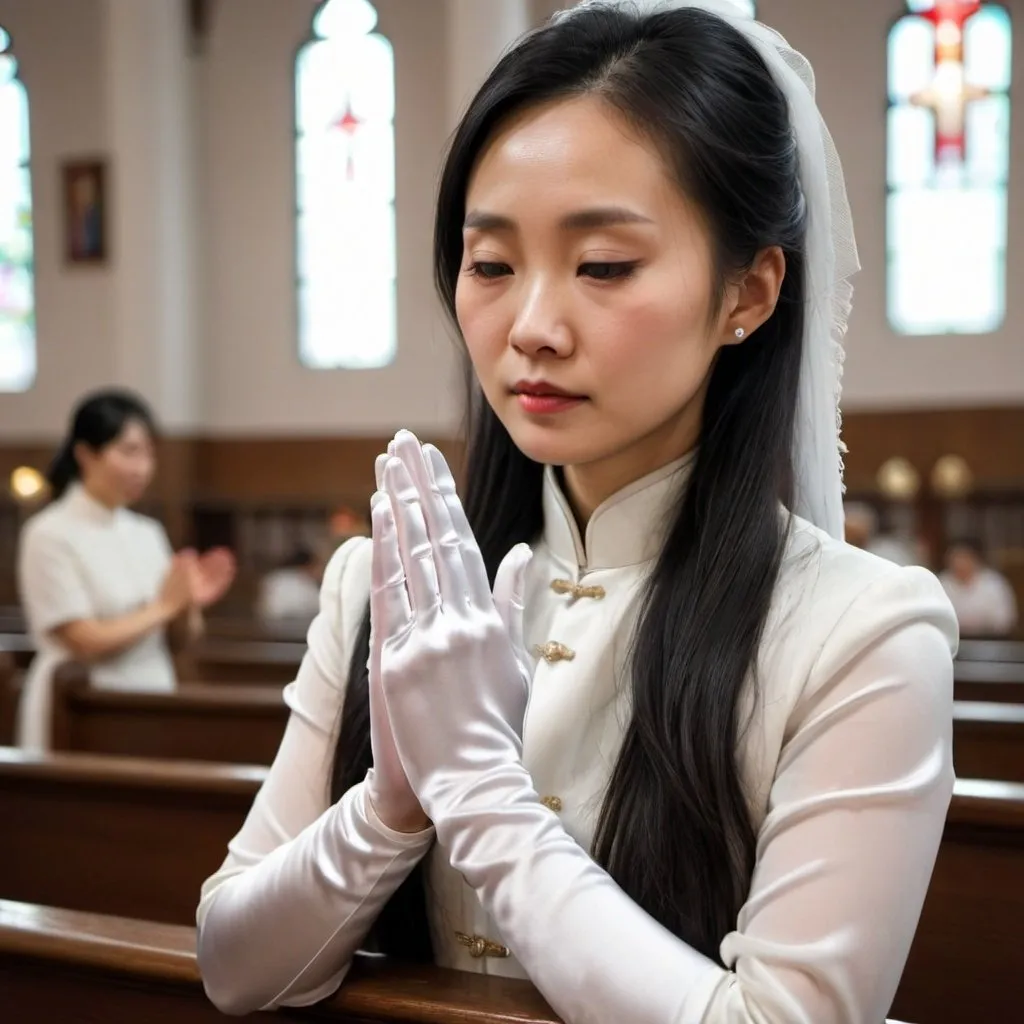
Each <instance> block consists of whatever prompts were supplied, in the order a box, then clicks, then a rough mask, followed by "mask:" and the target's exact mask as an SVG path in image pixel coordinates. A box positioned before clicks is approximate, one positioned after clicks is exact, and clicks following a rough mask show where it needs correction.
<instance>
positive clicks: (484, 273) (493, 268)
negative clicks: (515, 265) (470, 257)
mask: <svg viewBox="0 0 1024 1024" xmlns="http://www.w3.org/2000/svg"><path fill="white" fill-rule="evenodd" d="M466 273H467V274H469V275H471V276H473V277H482V278H484V279H485V280H487V281H493V280H494V279H495V278H498V277H507V276H508V275H509V274H511V273H512V268H511V267H510V266H509V265H508V264H507V263H492V262H491V261H489V260H477V261H476V262H475V263H471V264H470V265H469V269H468V270H467V271H466Z"/></svg>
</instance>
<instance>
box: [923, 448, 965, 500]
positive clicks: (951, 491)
mask: <svg viewBox="0 0 1024 1024" xmlns="http://www.w3.org/2000/svg"><path fill="white" fill-rule="evenodd" d="M931 484H932V490H933V491H934V492H935V493H936V494H937V495H938V496H939V497H940V498H962V497H964V496H965V495H967V494H969V493H970V492H971V489H972V488H973V487H974V474H973V473H972V472H971V467H970V466H969V465H968V464H967V460H966V459H965V458H964V457H963V456H961V455H943V456H942V458H941V459H939V461H938V462H936V463H935V465H934V466H933V467H932V475H931Z"/></svg>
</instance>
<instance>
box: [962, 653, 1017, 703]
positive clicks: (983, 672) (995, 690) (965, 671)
mask: <svg viewBox="0 0 1024 1024" xmlns="http://www.w3.org/2000/svg"><path fill="white" fill-rule="evenodd" d="M953 696H954V697H955V698H956V700H975V701H977V700H980V701H994V702H995V703H997V704H1024V663H1020V662H1015V661H956V662H954V663H953Z"/></svg>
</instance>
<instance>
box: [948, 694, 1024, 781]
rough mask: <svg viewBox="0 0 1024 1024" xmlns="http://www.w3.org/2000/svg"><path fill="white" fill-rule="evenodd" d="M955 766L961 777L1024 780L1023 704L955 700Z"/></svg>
mask: <svg viewBox="0 0 1024 1024" xmlns="http://www.w3.org/2000/svg"><path fill="white" fill-rule="evenodd" d="M953 765H954V767H955V768H956V773H957V775H959V776H961V777H962V778H971V779H995V780H998V781H1002V782H1024V705H1022V704H995V703H983V702H980V701H957V702H955V703H954V704H953Z"/></svg>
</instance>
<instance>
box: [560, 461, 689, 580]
mask: <svg viewBox="0 0 1024 1024" xmlns="http://www.w3.org/2000/svg"><path fill="white" fill-rule="evenodd" d="M694 457H695V452H690V453H689V454H687V455H684V456H683V457H682V458H681V459H676V460H675V461H674V462H670V463H669V464H668V465H666V466H662V467H661V469H656V470H655V471H654V472H653V473H648V474H647V476H644V477H641V478H640V479H639V480H635V481H634V482H633V483H631V484H629V485H628V486H626V487H623V488H622V490H621V491H617V492H616V493H615V494H613V495H612V496H611V497H610V498H607V499H606V500H605V501H603V502H601V504H600V505H598V507H597V508H596V509H595V510H594V512H593V514H592V515H591V517H590V520H589V521H588V523H587V529H586V534H585V536H584V537H581V536H580V532H579V527H578V526H577V525H576V517H575V516H574V515H573V513H572V508H571V506H570V504H569V500H568V498H567V497H566V495H565V493H564V492H563V490H562V487H561V484H560V483H559V480H558V474H557V473H556V472H555V469H554V467H552V466H545V467H544V542H545V544H546V545H547V547H548V549H549V550H550V551H551V553H552V554H553V555H554V556H555V557H556V558H558V559H559V560H560V561H562V562H565V563H567V564H569V565H575V566H577V568H578V569H579V570H580V571H581V572H592V571H594V570H597V569H621V568H625V567H626V566H630V565H639V564H641V563H642V562H647V561H650V560H651V559H652V558H655V557H656V556H657V554H658V552H659V551H660V549H661V546H662V544H663V543H664V539H665V532H666V530H667V528H668V525H669V522H670V520H669V516H670V514H671V512H672V510H673V508H674V506H675V503H676V500H677V499H678V496H679V494H680V491H681V489H682V487H683V486H684V485H685V483H686V481H687V480H688V479H689V476H690V471H691V469H692V467H693V460H694Z"/></svg>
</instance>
